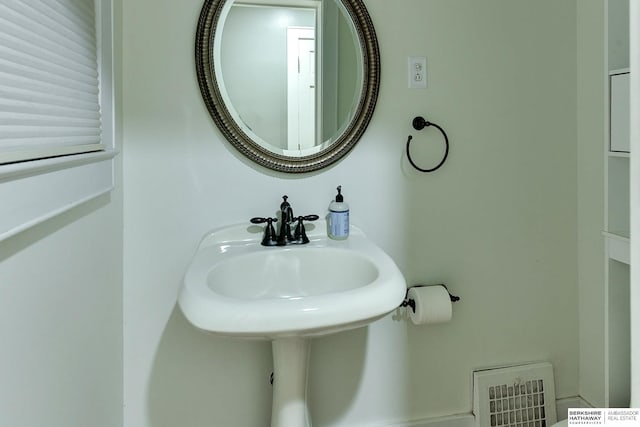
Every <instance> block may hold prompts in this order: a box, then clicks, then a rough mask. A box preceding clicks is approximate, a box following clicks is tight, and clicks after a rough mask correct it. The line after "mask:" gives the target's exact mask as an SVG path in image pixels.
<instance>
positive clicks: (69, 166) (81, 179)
mask: <svg viewBox="0 0 640 427" xmlns="http://www.w3.org/2000/svg"><path fill="white" fill-rule="evenodd" d="M95 7H96V36H97V58H98V70H99V88H100V106H101V113H102V136H101V139H102V141H101V143H102V145H103V147H104V149H103V150H102V151H94V152H88V153H79V154H70V155H63V156H59V157H52V158H43V159H34V160H28V161H23V162H18V163H8V164H3V165H0V201H1V206H2V207H1V208H0V241H2V240H4V239H7V238H8V237H11V236H13V235H15V234H17V233H19V232H21V231H23V230H25V229H27V228H29V227H32V226H33V225H36V224H38V223H41V222H43V221H45V220H47V219H49V218H52V217H54V216H56V215H59V214H61V213H63V212H65V211H68V210H70V209H72V208H74V207H76V206H78V205H80V204H82V203H85V202H87V201H89V200H91V199H94V198H96V197H99V196H101V195H104V194H106V193H109V192H110V191H111V190H113V188H114V186H115V181H114V180H115V172H114V157H115V156H116V155H117V154H118V152H117V150H116V145H115V110H114V108H115V102H114V67H113V1H112V0H95Z"/></svg>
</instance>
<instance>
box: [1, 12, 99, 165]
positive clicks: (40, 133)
mask: <svg viewBox="0 0 640 427" xmlns="http://www.w3.org/2000/svg"><path fill="white" fill-rule="evenodd" d="M95 20H96V11H95V5H94V0H46V1H42V0H0V164H6V163H14V162H22V161H26V160H34V159H42V158H48V157H55V156H62V155H69V154H77V153H85V152H92V151H100V150H104V148H105V147H104V145H103V144H102V143H101V117H100V91H99V89H100V87H99V81H100V80H99V72H98V60H97V40H96V22H95Z"/></svg>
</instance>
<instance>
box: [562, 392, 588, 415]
mask: <svg viewBox="0 0 640 427" xmlns="http://www.w3.org/2000/svg"><path fill="white" fill-rule="evenodd" d="M569 408H591V405H589V403H588V402H587V401H586V400H584V399H582V398H581V397H580V396H574V397H567V398H564V399H557V400H556V412H557V414H558V421H560V420H564V419H566V418H567V410H568V409H569Z"/></svg>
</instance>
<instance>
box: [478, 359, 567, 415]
mask: <svg viewBox="0 0 640 427" xmlns="http://www.w3.org/2000/svg"><path fill="white" fill-rule="evenodd" d="M473 413H474V415H475V420H476V422H475V425H476V427H551V425H553V424H554V423H555V422H556V421H557V417H556V396H555V384H554V381H553V367H552V366H551V364H550V363H546V362H545V363H535V364H528V365H519V366H510V367H506V368H497V369H488V370H482V371H474V373H473Z"/></svg>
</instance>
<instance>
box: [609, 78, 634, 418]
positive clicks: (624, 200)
mask: <svg viewBox="0 0 640 427" xmlns="http://www.w3.org/2000/svg"><path fill="white" fill-rule="evenodd" d="M608 107H609V108H608V111H609V135H608V138H606V141H605V212H604V218H605V224H604V232H603V235H604V242H605V257H606V259H605V298H606V339H605V346H606V348H605V354H606V356H605V361H606V369H605V372H606V395H605V399H606V405H607V406H609V407H628V405H629V400H630V375H631V367H630V362H631V360H630V353H631V348H630V309H629V283H630V281H629V264H630V256H629V242H630V235H629V228H630V227H629V157H630V156H629V69H618V70H612V71H610V72H609V105H608Z"/></svg>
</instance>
